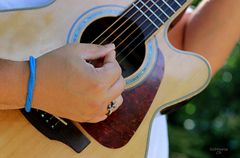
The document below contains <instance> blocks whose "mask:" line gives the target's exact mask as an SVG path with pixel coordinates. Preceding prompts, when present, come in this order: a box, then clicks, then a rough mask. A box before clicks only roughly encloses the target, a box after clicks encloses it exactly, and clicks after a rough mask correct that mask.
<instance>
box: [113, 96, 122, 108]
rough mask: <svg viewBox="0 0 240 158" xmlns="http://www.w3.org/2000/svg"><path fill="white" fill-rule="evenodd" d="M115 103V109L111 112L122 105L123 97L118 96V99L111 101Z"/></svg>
mask: <svg viewBox="0 0 240 158" xmlns="http://www.w3.org/2000/svg"><path fill="white" fill-rule="evenodd" d="M114 101H115V105H116V107H115V108H114V109H113V112H115V111H117V110H118V108H119V107H120V106H121V105H122V103H123V97H122V95H120V96H119V97H117V99H115V100H113V102H114Z"/></svg>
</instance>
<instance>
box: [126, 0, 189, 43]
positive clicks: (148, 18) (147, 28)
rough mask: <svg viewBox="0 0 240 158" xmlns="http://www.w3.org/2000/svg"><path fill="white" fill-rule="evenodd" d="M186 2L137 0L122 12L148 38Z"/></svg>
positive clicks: (180, 0) (184, 0) (178, 0)
mask: <svg viewBox="0 0 240 158" xmlns="http://www.w3.org/2000/svg"><path fill="white" fill-rule="evenodd" d="M185 3H187V0H137V1H135V2H134V3H133V4H132V5H131V6H130V7H129V9H127V10H126V11H125V13H123V15H125V16H126V17H128V18H130V19H131V20H132V21H133V22H135V23H137V24H138V26H139V27H140V28H141V30H142V31H143V33H144V36H145V39H148V38H149V37H150V36H152V34H154V33H155V32H156V31H157V30H158V29H159V28H160V27H161V26H162V25H164V24H165V23H166V22H167V21H168V20H169V19H171V17H173V16H174V15H175V14H176V13H178V11H179V10H180V9H181V8H182V7H183V6H184V5H185Z"/></svg>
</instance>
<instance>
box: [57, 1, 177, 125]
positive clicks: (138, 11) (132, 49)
mask: <svg viewBox="0 0 240 158" xmlns="http://www.w3.org/2000/svg"><path fill="white" fill-rule="evenodd" d="M150 1H152V0H148V2H150ZM158 1H159V0H158ZM158 1H157V2H158ZM163 1H164V0H163ZM174 1H175V0H174ZM139 2H140V1H139ZM139 2H138V3H139ZM138 3H137V4H138ZM143 6H144V5H143ZM143 6H142V7H143ZM152 6H153V5H152ZM152 6H151V7H152ZM162 6H163V5H161V6H160V7H162ZM133 7H134V6H132V7H130V8H129V9H128V10H127V11H126V12H125V13H124V14H123V15H122V16H121V17H119V18H118V19H117V20H116V21H115V22H114V23H113V24H112V25H111V26H109V27H108V28H107V29H106V30H105V31H104V32H103V33H102V34H100V35H99V36H98V37H97V38H96V39H95V40H94V41H92V42H91V44H93V43H94V42H95V41H96V40H97V39H99V37H101V36H102V35H103V34H104V33H105V32H107V31H108V30H109V29H110V28H111V27H112V26H113V25H114V24H116V23H117V22H118V21H119V20H121V19H122V18H123V17H124V16H125V15H126V14H127V13H129V12H130V10H131V9H132V8H133ZM142 7H141V8H142ZM137 12H139V11H137ZM137 12H135V14H136V13H137ZM160 15H162V14H160ZM151 16H152V15H151ZM155 20H156V19H155ZM155 20H154V21H155ZM145 21H146V20H145ZM145 21H144V22H145ZM149 26H150V25H148V27H149ZM148 27H147V28H148ZM145 30H146V29H145ZM145 30H144V31H145ZM150 34H152V32H150V33H149V35H150ZM136 38H137V37H136ZM136 38H135V39H134V40H136ZM144 41H145V39H144V40H142V41H141V42H140V43H139V44H138V45H137V46H136V47H134V48H133V49H132V51H130V52H129V53H128V54H127V55H126V56H125V57H124V58H123V59H122V60H121V61H120V62H119V64H121V62H122V61H123V60H125V58H127V57H128V56H129V55H130V54H131V53H132V52H133V50H135V49H136V48H137V47H138V46H139V45H140V44H141V43H142V42H144ZM58 122H61V121H58Z"/></svg>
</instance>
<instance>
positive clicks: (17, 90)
mask: <svg viewBox="0 0 240 158" xmlns="http://www.w3.org/2000/svg"><path fill="white" fill-rule="evenodd" d="M28 76H29V67H28V64H27V62H14V61H9V60H2V59H0V110H3V109H19V108H23V107H24V104H25V100H26V95H27V84H28Z"/></svg>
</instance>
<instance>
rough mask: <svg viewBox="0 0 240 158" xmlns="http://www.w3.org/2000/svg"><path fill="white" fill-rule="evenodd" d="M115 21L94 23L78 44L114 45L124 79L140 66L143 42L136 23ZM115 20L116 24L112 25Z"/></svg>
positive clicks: (106, 20) (102, 19)
mask: <svg viewBox="0 0 240 158" xmlns="http://www.w3.org/2000/svg"><path fill="white" fill-rule="evenodd" d="M117 19H118V18H116V17H105V18H101V19H98V20H96V21H94V22H93V23H92V24H90V25H89V26H88V27H87V28H86V29H85V31H84V33H83V35H82V37H81V40H80V42H81V43H92V42H93V41H94V42H93V43H94V44H108V43H114V44H115V46H116V52H117V58H116V59H117V61H118V62H119V64H120V66H121V68H122V72H123V77H125V78H126V77H128V76H130V75H131V74H133V73H134V72H136V71H137V70H138V69H139V67H140V66H141V65H142V63H143V60H144V57H145V40H144V35H143V33H142V30H141V28H140V27H138V25H137V24H136V23H134V22H132V21H131V20H127V19H126V18H121V20H117ZM116 20H117V22H116V23H114V22H115V21H116ZM112 24H113V25H112ZM105 30H107V31H105Z"/></svg>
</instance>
